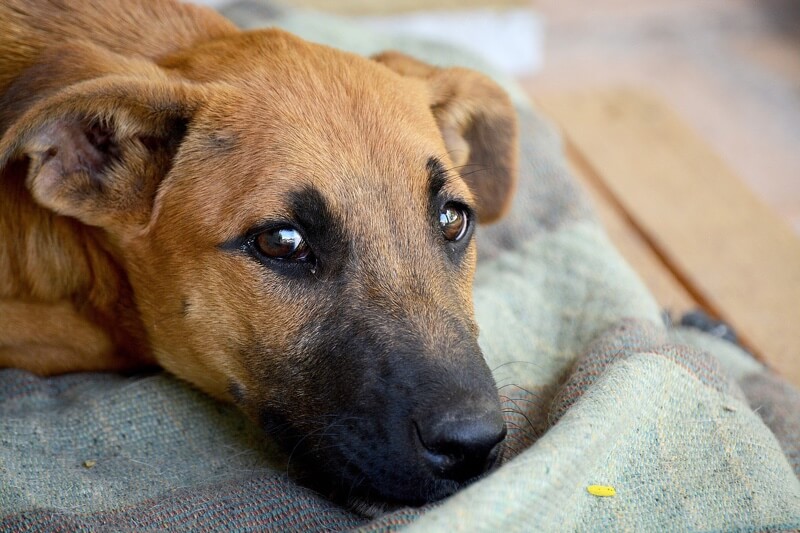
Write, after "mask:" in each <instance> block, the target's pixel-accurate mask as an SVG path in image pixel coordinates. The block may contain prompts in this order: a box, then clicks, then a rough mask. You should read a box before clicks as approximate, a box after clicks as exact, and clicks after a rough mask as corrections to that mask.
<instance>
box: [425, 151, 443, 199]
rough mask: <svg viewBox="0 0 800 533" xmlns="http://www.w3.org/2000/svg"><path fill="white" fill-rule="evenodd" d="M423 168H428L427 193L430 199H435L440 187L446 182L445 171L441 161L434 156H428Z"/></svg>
mask: <svg viewBox="0 0 800 533" xmlns="http://www.w3.org/2000/svg"><path fill="white" fill-rule="evenodd" d="M425 168H426V169H428V190H429V194H430V197H431V199H435V198H436V197H437V196H438V195H439V192H440V191H441V190H442V187H444V185H445V183H447V171H446V170H445V169H444V165H442V162H441V161H439V159H438V158H436V157H431V158H429V159H428V162H427V164H426V165H425Z"/></svg>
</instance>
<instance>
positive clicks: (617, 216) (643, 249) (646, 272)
mask: <svg viewBox="0 0 800 533" xmlns="http://www.w3.org/2000/svg"><path fill="white" fill-rule="evenodd" d="M567 159H568V162H569V166H570V169H571V170H572V173H573V175H574V176H575V177H576V178H577V180H578V181H579V182H580V184H581V186H582V187H583V189H584V191H585V192H587V193H588V194H589V197H590V199H591V200H592V203H593V204H594V206H595V210H596V211H597V215H598V217H599V218H600V221H601V222H602V224H603V227H604V228H605V229H606V232H607V233H608V236H609V238H610V239H611V241H612V242H613V243H614V246H616V248H617V250H619V252H620V254H621V255H622V257H624V258H625V260H626V261H628V263H629V264H630V265H631V266H632V267H633V269H634V270H635V271H636V272H637V273H638V274H639V277H640V278H641V279H642V281H643V282H644V284H645V285H646V286H647V288H648V289H650V292H652V293H653V296H654V297H655V299H656V301H657V302H658V303H659V305H661V306H662V307H663V308H664V309H666V310H667V311H669V313H670V315H671V316H672V317H673V318H675V319H677V318H678V317H680V316H681V315H682V314H683V313H685V312H687V311H691V310H693V309H697V308H701V307H702V306H701V305H700V304H699V303H698V302H697V300H695V299H694V298H693V297H692V295H691V294H689V291H687V290H686V287H684V286H683V285H682V284H681V282H680V281H679V280H678V278H676V277H675V274H674V273H673V272H672V271H671V270H670V269H669V268H668V267H667V266H666V265H665V264H664V262H663V261H661V259H660V258H659V257H658V255H656V253H655V252H654V251H653V249H652V248H651V247H650V246H649V244H648V243H647V241H646V240H645V239H644V237H643V236H642V235H641V234H640V233H639V231H638V229H637V228H636V227H635V225H634V224H633V223H632V221H631V220H630V218H629V217H628V216H627V214H626V213H625V212H624V210H622V209H621V208H620V206H619V205H618V204H617V203H616V201H615V200H614V199H613V198H612V197H611V196H610V195H609V193H608V191H607V190H605V189H604V188H603V186H602V184H601V183H598V180H599V177H598V176H596V175H594V174H593V173H592V170H591V168H589V167H588V166H587V165H586V163H585V161H584V160H583V158H582V157H580V154H578V153H576V151H575V150H574V149H571V148H570V147H568V148H567Z"/></svg>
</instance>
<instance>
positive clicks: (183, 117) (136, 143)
mask: <svg viewBox="0 0 800 533" xmlns="http://www.w3.org/2000/svg"><path fill="white" fill-rule="evenodd" d="M114 81H115V82H109V81H107V80H94V81H92V82H86V83H84V84H79V85H77V86H73V87H72V88H70V89H68V90H65V91H63V92H62V93H59V94H57V95H55V96H53V97H52V98H50V99H48V100H45V101H43V102H41V103H40V104H39V105H37V106H35V107H34V108H32V109H30V110H29V111H28V112H26V113H25V115H23V117H22V118H20V119H19V120H18V121H17V122H16V123H15V124H13V125H12V126H11V128H9V130H8V131H7V132H6V134H5V135H4V136H3V138H2V140H0V166H3V165H4V164H5V163H7V162H8V161H10V160H12V159H21V160H25V161H27V163H28V165H27V178H26V185H27V187H28V189H29V190H30V192H31V194H32V196H33V198H34V199H35V200H36V201H37V202H38V203H39V204H41V205H42V206H44V207H47V208H48V209H51V210H53V211H55V212H56V213H59V214H61V215H65V216H70V217H73V218H76V219H78V220H80V221H81V222H83V223H85V224H88V225H93V226H101V227H107V228H112V227H115V226H116V227H122V226H130V225H144V224H146V223H147V222H148V221H149V217H150V214H151V211H152V205H153V201H154V198H155V195H156V192H157V190H158V187H159V185H160V183H161V181H162V180H163V178H164V177H165V176H166V175H167V174H168V173H169V172H170V170H171V168H172V165H173V161H174V159H175V157H176V154H177V152H178V150H179V148H180V145H181V143H182V142H183V140H184V138H185V136H186V134H187V131H188V127H189V124H190V121H191V118H192V117H193V113H194V112H195V110H196V109H197V107H198V105H199V104H198V100H197V99H196V98H192V94H190V93H189V91H188V90H185V89H184V88H182V87H181V86H178V87H170V86H167V85H165V84H152V83H149V82H147V81H142V80H136V81H133V80H126V79H120V80H114ZM81 89H83V90H81Z"/></svg>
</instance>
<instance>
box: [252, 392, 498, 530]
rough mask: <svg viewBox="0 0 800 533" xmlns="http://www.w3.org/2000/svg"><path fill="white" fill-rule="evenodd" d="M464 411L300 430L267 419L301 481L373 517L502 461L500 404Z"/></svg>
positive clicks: (450, 489) (349, 420)
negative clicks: (488, 408)
mask: <svg viewBox="0 0 800 533" xmlns="http://www.w3.org/2000/svg"><path fill="white" fill-rule="evenodd" d="M473 411H475V410H474V409H473ZM466 412H467V411H464V413H466ZM462 415H463V416H460V417H456V416H453V415H452V411H451V413H450V414H447V411H445V415H443V416H440V417H438V420H437V417H436V416H433V415H431V416H428V417H427V418H426V419H425V421H422V422H418V421H414V420H412V419H409V418H405V419H404V417H397V416H393V414H391V413H390V414H389V415H385V416H382V417H367V416H355V415H352V414H350V415H344V414H337V415H326V416H323V417H320V419H321V420H325V422H324V423H322V424H317V425H316V426H315V427H311V426H304V427H303V428H302V429H298V427H297V424H293V423H292V422H288V421H287V419H286V418H285V417H281V416H276V415H274V414H271V415H265V416H262V422H263V423H264V426H265V429H266V431H267V432H268V433H269V434H270V435H272V436H273V437H275V438H276V439H277V440H278V442H279V443H280V444H281V445H282V447H283V449H284V451H285V453H286V454H287V457H288V462H289V464H288V467H287V468H288V469H289V470H290V472H291V473H292V475H293V476H294V477H295V478H296V479H297V480H298V481H299V482H301V483H302V484H304V485H307V486H309V487H311V488H312V489H314V490H317V491H319V492H321V493H323V494H326V495H328V496H329V497H330V498H331V499H332V500H334V501H336V502H339V503H340V504H342V505H345V506H347V507H348V508H350V509H352V510H354V511H356V512H358V513H360V514H362V515H365V516H370V517H372V516H377V515H379V514H384V513H386V512H390V511H393V510H396V509H399V508H402V507H408V506H415V507H416V506H421V505H425V504H428V503H432V502H436V501H438V500H441V499H443V498H446V497H448V496H450V495H452V494H453V493H455V492H456V491H458V490H460V489H461V488H463V487H465V486H467V485H469V484H471V483H473V482H475V481H476V480H479V479H481V478H482V477H484V476H486V475H487V474H488V473H489V472H491V471H492V470H493V469H494V467H495V466H496V465H497V464H499V462H500V459H501V456H502V453H503V450H504V439H505V434H506V426H505V423H504V421H503V419H502V416H501V414H500V409H499V405H498V406H497V409H496V410H483V411H481V412H479V413H477V414H475V413H473V414H472V415H468V414H463V413H462ZM442 421H444V422H442Z"/></svg>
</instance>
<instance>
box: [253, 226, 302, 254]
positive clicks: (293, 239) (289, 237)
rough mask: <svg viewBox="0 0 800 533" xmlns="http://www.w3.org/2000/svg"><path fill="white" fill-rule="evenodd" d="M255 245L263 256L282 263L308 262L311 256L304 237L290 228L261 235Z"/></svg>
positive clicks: (282, 228) (272, 230)
mask: <svg viewBox="0 0 800 533" xmlns="http://www.w3.org/2000/svg"><path fill="white" fill-rule="evenodd" d="M253 244H254V245H255V247H256V248H257V249H258V251H259V252H260V253H261V254H263V255H265V256H267V257H270V258H272V259H279V260H282V261H306V260H307V259H308V257H309V254H310V250H309V248H308V245H307V244H306V241H305V239H303V236H302V235H300V232H299V231H297V230H296V229H294V228H292V227H290V226H282V227H278V228H273V229H269V230H267V231H264V232H262V233H259V234H258V235H256V238H255V240H254V241H253Z"/></svg>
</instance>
